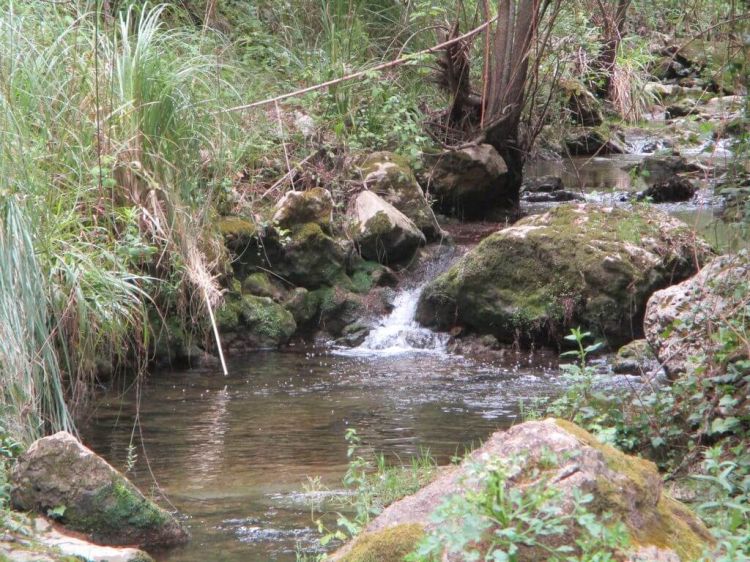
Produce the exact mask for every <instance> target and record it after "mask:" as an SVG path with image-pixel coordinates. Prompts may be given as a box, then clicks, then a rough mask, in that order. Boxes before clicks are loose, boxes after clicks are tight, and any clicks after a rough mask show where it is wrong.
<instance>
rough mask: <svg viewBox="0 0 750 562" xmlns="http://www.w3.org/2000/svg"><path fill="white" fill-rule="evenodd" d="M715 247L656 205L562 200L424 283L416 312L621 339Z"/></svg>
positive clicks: (450, 322) (529, 338)
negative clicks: (650, 303) (658, 294)
mask: <svg viewBox="0 0 750 562" xmlns="http://www.w3.org/2000/svg"><path fill="white" fill-rule="evenodd" d="M665 250H666V251H665ZM711 255H712V254H711V250H710V248H709V246H708V244H707V243H705V242H704V241H702V240H701V239H697V238H696V237H695V234H694V232H693V229H692V228H690V227H689V226H688V225H686V224H684V223H683V222H681V221H679V220H678V219H675V218H673V217H671V216H669V215H667V214H665V213H661V212H660V211H657V210H656V209H653V208H647V209H637V210H635V209H633V210H627V209H621V208H608V207H601V206H595V205H561V206H559V207H555V208H554V209H552V210H551V211H549V212H547V213H544V214H541V215H536V216H531V217H527V218H525V219H522V220H521V221H519V222H517V223H516V224H514V225H513V226H511V227H509V228H505V229H503V230H500V231H498V232H496V233H495V234H492V235H490V236H488V237H487V238H485V239H484V240H483V241H482V242H481V243H480V244H479V245H478V246H477V247H476V248H474V249H473V250H471V251H470V252H469V253H467V254H466V255H465V256H464V257H463V258H461V259H459V260H458V261H457V262H456V263H455V264H454V265H453V266H452V267H451V268H450V269H449V270H448V271H447V272H445V273H443V274H442V275H440V276H439V277H437V278H436V279H434V280H433V281H432V282H430V283H429V284H428V285H427V286H426V287H425V289H424V291H423V292H422V295H421V298H420V301H419V306H418V308H417V319H418V321H419V322H421V323H422V324H424V325H425V326H428V327H432V328H436V329H439V330H446V331H447V330H450V329H451V328H452V327H454V326H456V325H459V326H465V327H467V328H470V329H471V330H473V331H474V332H476V333H482V334H492V335H494V336H496V337H497V338H498V339H499V340H500V341H501V342H515V341H520V342H521V343H532V342H535V343H541V344H550V343H554V342H557V341H558V340H559V339H560V338H562V336H564V335H565V334H566V333H567V332H568V331H569V329H570V328H571V327H574V326H581V327H584V328H585V329H588V330H592V331H593V332H595V333H597V334H599V335H600V336H603V337H605V338H606V339H607V340H608V341H609V343H610V344H611V345H613V346H617V345H622V344H624V343H626V342H628V341H631V340H632V339H633V338H634V337H639V336H640V335H641V333H642V320H643V314H644V311H645V307H646V301H647V300H648V298H649V296H651V294H652V293H653V292H654V291H656V290H658V289H661V288H663V287H666V286H668V285H670V284H671V283H675V282H679V281H681V280H683V279H685V278H687V277H689V276H690V275H692V274H693V273H694V272H695V271H696V265H695V263H694V259H698V260H699V265H700V264H702V263H704V262H705V261H707V260H708V259H710V256H711Z"/></svg>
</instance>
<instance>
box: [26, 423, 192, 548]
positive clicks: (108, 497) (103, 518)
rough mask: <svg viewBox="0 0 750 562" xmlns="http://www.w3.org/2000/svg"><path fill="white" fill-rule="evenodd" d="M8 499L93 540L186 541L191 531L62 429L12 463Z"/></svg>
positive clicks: (147, 543) (153, 544) (122, 542)
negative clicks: (53, 516)
mask: <svg viewBox="0 0 750 562" xmlns="http://www.w3.org/2000/svg"><path fill="white" fill-rule="evenodd" d="M11 480H12V486H13V487H12V491H11V501H12V503H13V505H14V507H16V508H17V509H20V510H24V511H35V512H38V513H42V514H46V513H47V511H48V510H55V509H62V515H60V516H59V518H58V519H59V521H60V523H61V524H63V525H64V526H65V527H67V528H68V529H72V530H75V531H79V532H81V533H85V534H87V535H88V536H89V537H90V538H91V539H92V540H93V541H94V542H97V543H100V544H110V545H139V546H143V547H157V546H171V545H177V544H182V543H185V542H187V541H188V540H189V538H190V536H189V534H188V532H187V531H186V530H185V528H184V527H183V526H182V525H181V524H180V523H179V522H178V521H177V520H176V519H175V518H174V517H173V516H172V515H171V514H170V513H168V512H167V511H165V510H163V509H161V508H160V507H158V506H157V505H156V504H155V503H153V502H152V501H150V500H148V499H146V498H145V497H144V496H143V494H141V492H139V491H138V489H137V488H136V487H135V486H133V484H131V483H130V481H128V479H127V478H125V477H124V476H123V475H122V474H120V473H119V472H118V471H117V470H115V469H114V468H113V467H112V466H110V465H109V464H108V463H107V462H106V461H105V460H104V459H102V458H101V457H99V456H97V455H96V454H95V453H93V452H92V451H91V450H90V449H87V448H86V447H84V446H83V445H82V444H81V443H79V442H78V440H77V439H76V438H75V437H73V436H72V435H70V434H69V433H66V432H59V433H56V434H55V435H52V436H50V437H44V438H42V439H39V440H37V441H35V442H34V443H32V445H31V446H30V447H29V449H28V450H27V451H26V452H25V453H24V454H23V455H21V457H20V458H19V459H18V461H17V463H16V464H15V466H14V467H13V471H12V475H11Z"/></svg>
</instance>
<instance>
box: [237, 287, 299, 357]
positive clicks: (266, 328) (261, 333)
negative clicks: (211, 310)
mask: <svg viewBox="0 0 750 562" xmlns="http://www.w3.org/2000/svg"><path fill="white" fill-rule="evenodd" d="M240 306H241V309H240V317H241V319H242V320H243V322H244V325H245V326H246V327H247V329H248V330H249V331H251V332H252V335H254V336H255V340H256V344H257V345H259V346H277V345H279V344H282V343H285V342H286V341H287V340H288V339H289V338H290V337H291V336H292V335H293V334H294V332H295V331H296V329H297V324H296V322H295V321H294V317H293V316H292V314H291V313H290V312H289V311H288V310H286V309H285V308H284V307H283V306H281V305H280V304H277V303H275V302H274V301H273V300H271V299H269V298H267V297H256V296H255V295H245V296H243V297H242V300H241V305H240Z"/></svg>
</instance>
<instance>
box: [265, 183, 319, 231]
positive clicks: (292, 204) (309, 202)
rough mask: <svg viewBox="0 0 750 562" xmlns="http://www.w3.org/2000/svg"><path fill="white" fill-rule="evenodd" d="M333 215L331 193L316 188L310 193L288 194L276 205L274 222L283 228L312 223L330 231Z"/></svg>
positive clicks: (297, 192)
mask: <svg viewBox="0 0 750 562" xmlns="http://www.w3.org/2000/svg"><path fill="white" fill-rule="evenodd" d="M332 213H333V197H331V192H330V191H328V190H327V189H323V188H322V187H315V188H313V189H310V190H308V191H289V192H287V193H286V194H285V195H284V196H283V197H282V198H281V199H279V201H278V203H276V212H275V213H274V215H273V220H274V222H275V223H276V224H278V225H279V226H281V227H282V228H292V227H295V226H299V225H302V224H305V223H310V222H312V223H316V224H318V225H320V226H321V227H323V228H324V229H325V230H327V231H330V227H331V217H332Z"/></svg>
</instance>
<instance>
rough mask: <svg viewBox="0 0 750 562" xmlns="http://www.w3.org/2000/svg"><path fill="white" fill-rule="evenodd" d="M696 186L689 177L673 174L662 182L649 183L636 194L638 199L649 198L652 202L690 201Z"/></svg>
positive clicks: (696, 189)
mask: <svg viewBox="0 0 750 562" xmlns="http://www.w3.org/2000/svg"><path fill="white" fill-rule="evenodd" d="M697 191H698V188H697V187H696V186H695V184H694V183H693V182H691V181H690V180H689V179H687V178H685V177H682V176H673V177H671V178H670V179H668V180H666V181H662V182H657V183H654V184H653V185H651V186H650V187H649V188H648V189H646V190H645V191H642V192H640V193H639V194H638V197H637V198H638V200H639V201H643V200H644V199H648V200H650V201H651V202H652V203H675V202H679V201H690V200H691V199H692V198H693V195H695V194H696V192H697Z"/></svg>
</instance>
